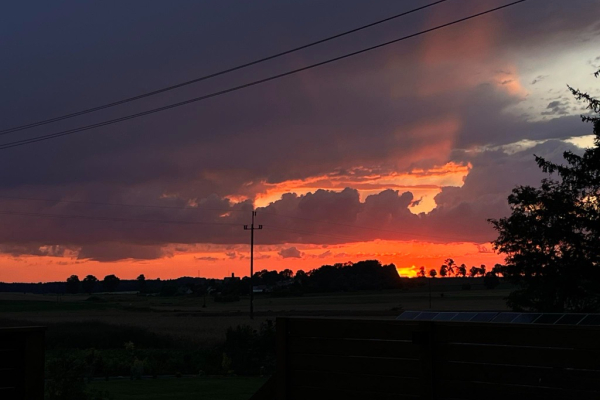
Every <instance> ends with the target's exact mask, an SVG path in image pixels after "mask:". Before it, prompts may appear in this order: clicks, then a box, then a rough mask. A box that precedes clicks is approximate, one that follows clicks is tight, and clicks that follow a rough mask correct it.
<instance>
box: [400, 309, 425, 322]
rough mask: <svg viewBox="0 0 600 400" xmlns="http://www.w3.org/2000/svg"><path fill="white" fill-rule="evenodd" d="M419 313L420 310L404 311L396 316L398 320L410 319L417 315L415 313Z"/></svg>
mask: <svg viewBox="0 0 600 400" xmlns="http://www.w3.org/2000/svg"><path fill="white" fill-rule="evenodd" d="M419 314H421V311H404V312H403V313H402V314H400V315H399V316H398V318H396V319H398V320H402V321H412V320H413V319H415V318H416V317H417V315H419Z"/></svg>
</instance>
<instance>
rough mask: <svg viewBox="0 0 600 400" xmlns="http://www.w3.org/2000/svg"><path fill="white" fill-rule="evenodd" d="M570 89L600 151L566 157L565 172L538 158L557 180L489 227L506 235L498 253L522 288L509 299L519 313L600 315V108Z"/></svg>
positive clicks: (526, 189) (518, 197) (523, 189)
mask: <svg viewBox="0 0 600 400" xmlns="http://www.w3.org/2000/svg"><path fill="white" fill-rule="evenodd" d="M595 75H596V77H598V75H600V70H599V71H597V72H596V74H595ZM569 89H570V90H571V92H572V93H573V95H574V96H575V97H576V98H577V99H578V100H580V101H583V102H585V103H586V107H587V109H589V110H590V115H588V116H582V119H583V120H584V121H587V122H591V123H592V124H593V126H594V135H595V139H594V147H592V148H589V149H587V150H585V152H584V154H583V155H581V156H580V155H577V154H574V153H572V152H570V151H567V152H565V153H564V154H563V157H564V159H565V161H566V164H565V165H560V164H555V163H552V162H550V161H548V160H545V159H544V158H542V157H537V156H536V158H535V159H536V162H537V164H538V166H539V167H540V168H541V169H542V170H543V171H544V172H546V173H548V174H549V175H550V177H548V178H546V179H544V180H542V182H541V186H540V187H539V188H535V187H531V186H519V187H517V188H515V189H513V191H512V194H511V195H510V196H509V198H508V202H509V204H510V206H511V209H512V214H511V215H510V216H509V217H507V218H501V219H499V220H490V222H491V223H492V224H493V225H494V228H495V229H496V230H497V231H498V234H499V236H498V238H497V239H496V240H495V241H494V242H493V244H494V248H495V249H496V250H497V251H499V252H500V253H504V254H505V255H506V259H505V263H506V265H504V266H502V267H500V268H498V270H499V271H500V272H501V273H502V275H503V276H504V277H505V278H506V279H508V280H509V281H510V282H512V283H513V284H516V285H518V289H517V290H515V291H513V292H512V293H511V294H510V296H509V299H508V304H509V305H510V306H511V307H512V308H514V309H517V310H518V309H525V310H537V311H548V312H562V311H575V312H578V311H581V312H583V311H597V310H600V118H599V115H600V101H598V100H597V99H594V98H593V97H591V96H590V95H588V94H587V93H583V92H581V91H579V90H577V89H573V88H571V87H569ZM552 174H556V175H558V178H559V180H554V179H552V178H551V176H552Z"/></svg>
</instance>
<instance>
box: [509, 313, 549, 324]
mask: <svg viewBox="0 0 600 400" xmlns="http://www.w3.org/2000/svg"><path fill="white" fill-rule="evenodd" d="M541 315H542V314H536V313H531V314H530V313H522V314H519V315H518V316H517V317H516V318H515V319H513V320H512V323H513V324H531V323H532V322H534V321H535V320H536V319H538V318H539V317H540V316H541Z"/></svg>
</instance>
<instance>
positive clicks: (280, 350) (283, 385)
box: [275, 318, 289, 400]
mask: <svg viewBox="0 0 600 400" xmlns="http://www.w3.org/2000/svg"><path fill="white" fill-rule="evenodd" d="M275 322H276V326H275V327H276V335H277V370H276V373H275V377H276V382H275V399H276V400H286V399H287V392H288V378H289V370H288V339H289V336H288V322H289V319H288V318H277V319H276V320H275Z"/></svg>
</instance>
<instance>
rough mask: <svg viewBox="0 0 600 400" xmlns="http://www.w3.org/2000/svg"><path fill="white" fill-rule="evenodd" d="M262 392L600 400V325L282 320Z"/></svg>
mask: <svg viewBox="0 0 600 400" xmlns="http://www.w3.org/2000/svg"><path fill="white" fill-rule="evenodd" d="M277 345H278V348H277V357H278V358H277V373H276V375H275V376H274V377H273V379H272V380H271V382H270V385H271V387H270V388H268V387H267V388H263V390H262V392H261V393H263V395H262V396H257V397H255V398H259V397H262V398H274V399H277V400H300V399H303V400H304V399H307V400H308V399H311V400H313V399H314V400H318V399H328V400H331V399H343V400H353V399H361V400H371V399H373V400H375V399H386V400H387V399H398V400H400V399H440V400H441V399H446V400H450V399H453V400H458V399H486V400H495V399H498V400H500V399H501V400H519V399H528V400H534V399H540V400H541V399H544V400H548V399H595V400H598V399H600V327H584V326H555V325H541V324H540V325H519V324H491V323H461V322H432V321H426V322H425V321H423V322H413V321H382V320H373V321H369V320H342V319H339V320H337V319H316V318H313V319H307V318H278V319H277Z"/></svg>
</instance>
